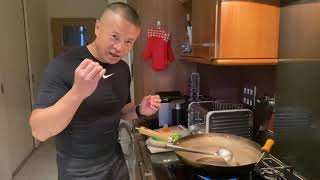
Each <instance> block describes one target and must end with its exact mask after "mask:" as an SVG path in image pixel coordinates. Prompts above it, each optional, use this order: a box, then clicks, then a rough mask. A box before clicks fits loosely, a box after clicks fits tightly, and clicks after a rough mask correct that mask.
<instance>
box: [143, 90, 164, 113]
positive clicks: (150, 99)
mask: <svg viewBox="0 0 320 180" xmlns="http://www.w3.org/2000/svg"><path fill="white" fill-rule="evenodd" d="M160 103H161V99H160V96H159V95H149V96H145V97H144V98H143V99H142V101H141V104H140V113H141V114H142V115H144V116H151V115H153V114H154V113H156V112H157V111H158V109H159V108H160Z"/></svg>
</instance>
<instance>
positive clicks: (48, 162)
mask: <svg viewBox="0 0 320 180" xmlns="http://www.w3.org/2000/svg"><path fill="white" fill-rule="evenodd" d="M129 167H130V166H129ZM130 177H131V178H130V179H133V178H132V174H131V172H130ZM57 179H58V175H57V165H56V151H55V145H54V141H53V140H51V141H46V142H44V143H42V144H41V145H40V147H39V148H38V149H37V150H35V152H34V153H33V154H32V156H31V157H30V158H29V159H28V160H27V162H26V163H25V164H24V166H23V167H22V169H21V170H20V171H19V172H18V173H17V174H16V176H15V177H13V180H57Z"/></svg>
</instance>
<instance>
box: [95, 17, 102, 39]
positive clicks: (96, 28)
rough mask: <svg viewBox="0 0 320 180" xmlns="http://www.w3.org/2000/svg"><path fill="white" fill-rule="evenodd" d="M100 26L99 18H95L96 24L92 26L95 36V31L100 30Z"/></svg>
mask: <svg viewBox="0 0 320 180" xmlns="http://www.w3.org/2000/svg"><path fill="white" fill-rule="evenodd" d="M100 28H101V22H100V20H99V19H97V20H96V24H95V28H94V33H95V35H96V36H97V33H98V31H99V30H100Z"/></svg>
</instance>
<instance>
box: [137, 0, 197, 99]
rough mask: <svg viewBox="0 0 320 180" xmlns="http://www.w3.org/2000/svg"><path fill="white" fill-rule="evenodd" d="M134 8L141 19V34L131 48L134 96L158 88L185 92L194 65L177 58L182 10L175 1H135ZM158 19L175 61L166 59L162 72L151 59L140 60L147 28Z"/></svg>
mask: <svg viewBox="0 0 320 180" xmlns="http://www.w3.org/2000/svg"><path fill="white" fill-rule="evenodd" d="M137 9H138V13H139V14H140V17H141V21H142V33H141V36H140V38H139V39H138V40H137V47H136V49H135V50H136V53H135V61H136V62H135V66H134V71H135V75H136V77H135V85H136V87H137V91H136V94H135V96H136V98H137V99H138V100H140V99H141V98H142V97H143V96H144V95H147V94H153V93H155V92H158V91H172V90H180V91H182V92H183V93H185V91H186V90H187V82H188V77H189V74H190V72H193V71H196V64H191V63H186V62H181V61H180V60H179V59H180V56H179V46H180V45H181V40H183V39H184V37H185V30H184V22H185V17H186V10H185V9H184V8H183V7H182V6H180V5H179V1H178V0H162V1H159V0H149V1H145V0H137ZM158 20H159V21H160V22H161V27H162V28H164V29H166V30H168V31H169V32H170V33H171V46H172V49H173V52H174V55H175V61H174V62H169V66H168V68H167V69H165V70H163V71H154V70H153V69H152V68H151V59H148V60H147V61H144V60H143V52H144V50H145V48H146V46H147V30H148V29H149V28H153V27H156V23H157V21H158Z"/></svg>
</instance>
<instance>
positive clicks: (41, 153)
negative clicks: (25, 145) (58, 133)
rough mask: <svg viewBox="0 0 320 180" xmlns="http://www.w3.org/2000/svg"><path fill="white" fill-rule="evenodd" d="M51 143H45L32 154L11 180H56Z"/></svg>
mask: <svg viewBox="0 0 320 180" xmlns="http://www.w3.org/2000/svg"><path fill="white" fill-rule="evenodd" d="M57 177H58V176H57V165H56V155H55V147H54V142H53V141H47V142H44V143H43V144H41V145H40V147H39V148H38V149H37V150H36V151H35V152H34V153H33V154H32V156H31V157H30V158H29V159H28V160H27V162H26V163H25V164H24V166H23V168H22V169H21V170H20V171H19V172H18V174H17V175H16V176H15V177H14V178H13V180H57V179H58V178H57Z"/></svg>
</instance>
